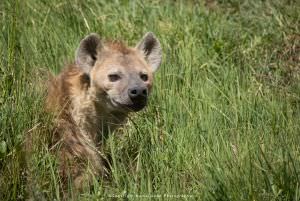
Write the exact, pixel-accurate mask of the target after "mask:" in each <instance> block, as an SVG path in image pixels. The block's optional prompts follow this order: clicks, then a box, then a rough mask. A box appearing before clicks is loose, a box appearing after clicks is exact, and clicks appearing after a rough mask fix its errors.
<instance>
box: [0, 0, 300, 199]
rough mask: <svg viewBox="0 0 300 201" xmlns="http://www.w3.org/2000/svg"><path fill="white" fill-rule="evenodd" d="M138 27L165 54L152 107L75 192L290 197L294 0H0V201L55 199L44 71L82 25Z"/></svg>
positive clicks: (295, 101)
mask: <svg viewBox="0 0 300 201" xmlns="http://www.w3.org/2000/svg"><path fill="white" fill-rule="evenodd" d="M147 31H152V32H154V33H155V34H156V35H157V37H158V38H159V39H160V42H161V44H162V47H163V53H164V55H163V63H162V66H161V68H160V69H159V71H158V72H157V74H156V79H155V86H154V90H153V93H152V96H151V100H150V105H149V106H148V108H147V109H146V110H144V111H143V112H140V113H138V114H136V115H134V116H133V117H132V118H131V119H130V121H129V123H128V125H127V126H126V127H124V129H123V133H124V134H123V135H122V136H121V137H120V136H117V135H111V137H110V139H109V140H108V141H107V143H106V146H105V150H106V152H107V153H108V154H110V155H111V156H112V164H111V165H112V175H111V177H112V178H111V181H110V182H99V183H96V182H95V186H94V190H93V191H92V192H86V193H85V194H83V195H82V196H81V200H117V199H120V198H116V197H122V199H124V200H220V201H221V200H222V201H223V200H224V201H225V200H228V201H229V200H235V201H242V200H252V201H254V200H255V201H260V200H266V201H269V200H274V201H275V200H286V201H290V200H294V201H297V200H300V1H297V0H265V1H259V0H253V1H252V0H243V1H239V0H228V1H226V0H218V1H217V0H207V1H201V3H199V2H198V1H191V0H189V1H184V0H182V1H179V0H178V1H171V0H170V1H168V0H154V1H142V0H114V1H104V0H87V1H80V0H74V1H70V0H66V1H60V0H51V1H46V0H26V1H21V0H9V1H7V0H4V1H0V54H1V58H0V200H3V201H5V200H24V199H26V197H27V196H28V195H27V193H26V192H27V190H26V189H28V188H30V189H31V190H33V191H34V192H35V196H36V197H37V198H36V199H37V200H42V199H46V200H60V199H61V198H62V197H61V195H60V194H59V191H60V189H59V182H60V181H59V179H58V173H57V168H56V167H57V161H56V160H55V158H54V157H53V156H52V155H51V154H49V149H48V146H47V135H48V134H49V130H50V129H51V128H50V127H51V117H49V115H47V114H45V112H44V109H43V99H44V96H45V92H44V91H43V87H40V85H39V84H37V83H43V81H46V78H45V76H44V74H45V73H44V72H46V71H47V70H50V71H51V72H54V73H58V72H59V70H60V69H61V68H62V67H63V66H64V64H65V63H67V62H70V61H72V60H73V58H74V51H75V49H76V47H77V45H78V43H79V41H80V40H81V39H82V38H83V37H84V36H85V35H86V34H88V33H91V32H96V33H99V34H100V35H101V36H102V37H103V38H112V39H115V38H117V39H123V40H124V41H128V44H129V45H135V44H136V42H137V41H139V39H140V38H141V37H142V36H143V35H144V33H145V32H147ZM26 135H35V136H39V137H38V139H37V140H36V143H35V145H34V147H33V148H34V150H35V152H34V154H33V156H32V158H31V159H30V161H29V164H30V165H29V166H30V168H29V169H30V172H31V174H33V179H32V180H33V181H31V182H26V170H25V168H24V167H25V163H24V152H23V151H22V147H23V142H24V139H25V136H26ZM29 183H30V184H29Z"/></svg>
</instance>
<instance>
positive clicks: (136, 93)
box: [128, 87, 148, 100]
mask: <svg viewBox="0 0 300 201" xmlns="http://www.w3.org/2000/svg"><path fill="white" fill-rule="evenodd" d="M128 95H129V97H130V99H131V100H134V99H140V98H146V97H147V96H148V89H147V88H146V87H133V88H130V89H128Z"/></svg>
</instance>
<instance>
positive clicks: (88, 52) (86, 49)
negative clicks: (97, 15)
mask: <svg viewBox="0 0 300 201" xmlns="http://www.w3.org/2000/svg"><path fill="white" fill-rule="evenodd" d="M102 48H103V45H102V42H101V40H100V37H99V36H98V35H97V34H95V33H92V34H90V35H88V36H86V37H85V38H84V39H82V40H81V41H80V44H79V47H78V48H77V50H76V55H75V62H76V64H77V65H78V66H79V67H80V68H81V69H82V70H83V71H84V72H85V73H87V74H89V73H90V71H91V69H92V67H93V66H94V64H95V63H96V60H97V55H98V53H99V52H100V51H101V49H102Z"/></svg>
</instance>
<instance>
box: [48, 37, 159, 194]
mask: <svg viewBox="0 0 300 201" xmlns="http://www.w3.org/2000/svg"><path fill="white" fill-rule="evenodd" d="M161 55H162V53H161V46H160V43H159V41H158V40H157V38H156V37H155V36H154V34H152V33H147V34H146V35H145V36H144V37H143V39H142V40H141V41H140V42H139V43H138V44H137V45H136V47H134V48H133V47H127V46H125V45H124V44H123V43H121V42H103V41H102V40H101V39H100V38H99V36H98V35H97V34H90V35H88V36H87V37H85V38H84V39H83V40H82V41H81V42H80V44H79V47H78V49H77V51H76V56H75V63H74V64H71V65H69V66H67V67H65V68H64V70H63V71H62V72H61V73H60V74H59V75H58V76H56V77H53V78H52V79H51V81H50V84H49V89H48V97H47V108H48V109H49V110H51V111H52V112H54V113H55V116H56V120H55V128H56V129H55V132H54V143H53V148H55V149H57V153H58V157H59V164H60V174H61V177H62V178H63V179H65V182H66V181H67V180H66V179H67V178H71V179H72V180H73V183H74V186H75V189H81V188H82V186H83V185H84V184H83V183H89V182H91V180H92V179H93V176H103V175H104V174H105V172H104V168H103V164H102V163H103V162H102V159H101V154H100V152H99V148H100V146H101V143H102V138H103V136H106V135H107V134H108V133H109V132H110V131H113V130H114V129H116V128H117V127H119V126H120V125H122V124H123V123H124V122H125V121H126V117H127V115H128V114H129V113H130V112H136V111H139V110H141V109H142V108H144V107H145V106H146V104H147V98H148V95H149V93H150V91H151V87H152V82H153V73H154V72H155V71H156V70H157V69H158V67H159V66H160V63H161V57H162V56H161Z"/></svg>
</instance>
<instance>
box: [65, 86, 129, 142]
mask: <svg viewBox="0 0 300 201" xmlns="http://www.w3.org/2000/svg"><path fill="white" fill-rule="evenodd" d="M78 92H79V93H77V94H76V95H75V94H74V95H73V96H72V109H71V111H70V112H71V115H72V117H73V119H74V121H75V122H76V124H77V126H78V127H79V129H80V130H81V133H82V134H83V135H88V136H90V137H91V138H92V139H93V140H94V142H96V144H101V143H102V142H103V140H105V138H106V137H107V136H108V134H109V133H111V132H113V131H114V130H115V129H116V128H118V127H120V126H122V124H124V122H125V120H126V118H127V114H126V113H120V112H115V111H110V110H108V109H107V107H105V105H104V100H103V99H102V98H101V97H100V98H99V95H97V93H96V92H95V89H93V88H88V89H86V90H85V89H84V88H82V91H78Z"/></svg>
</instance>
